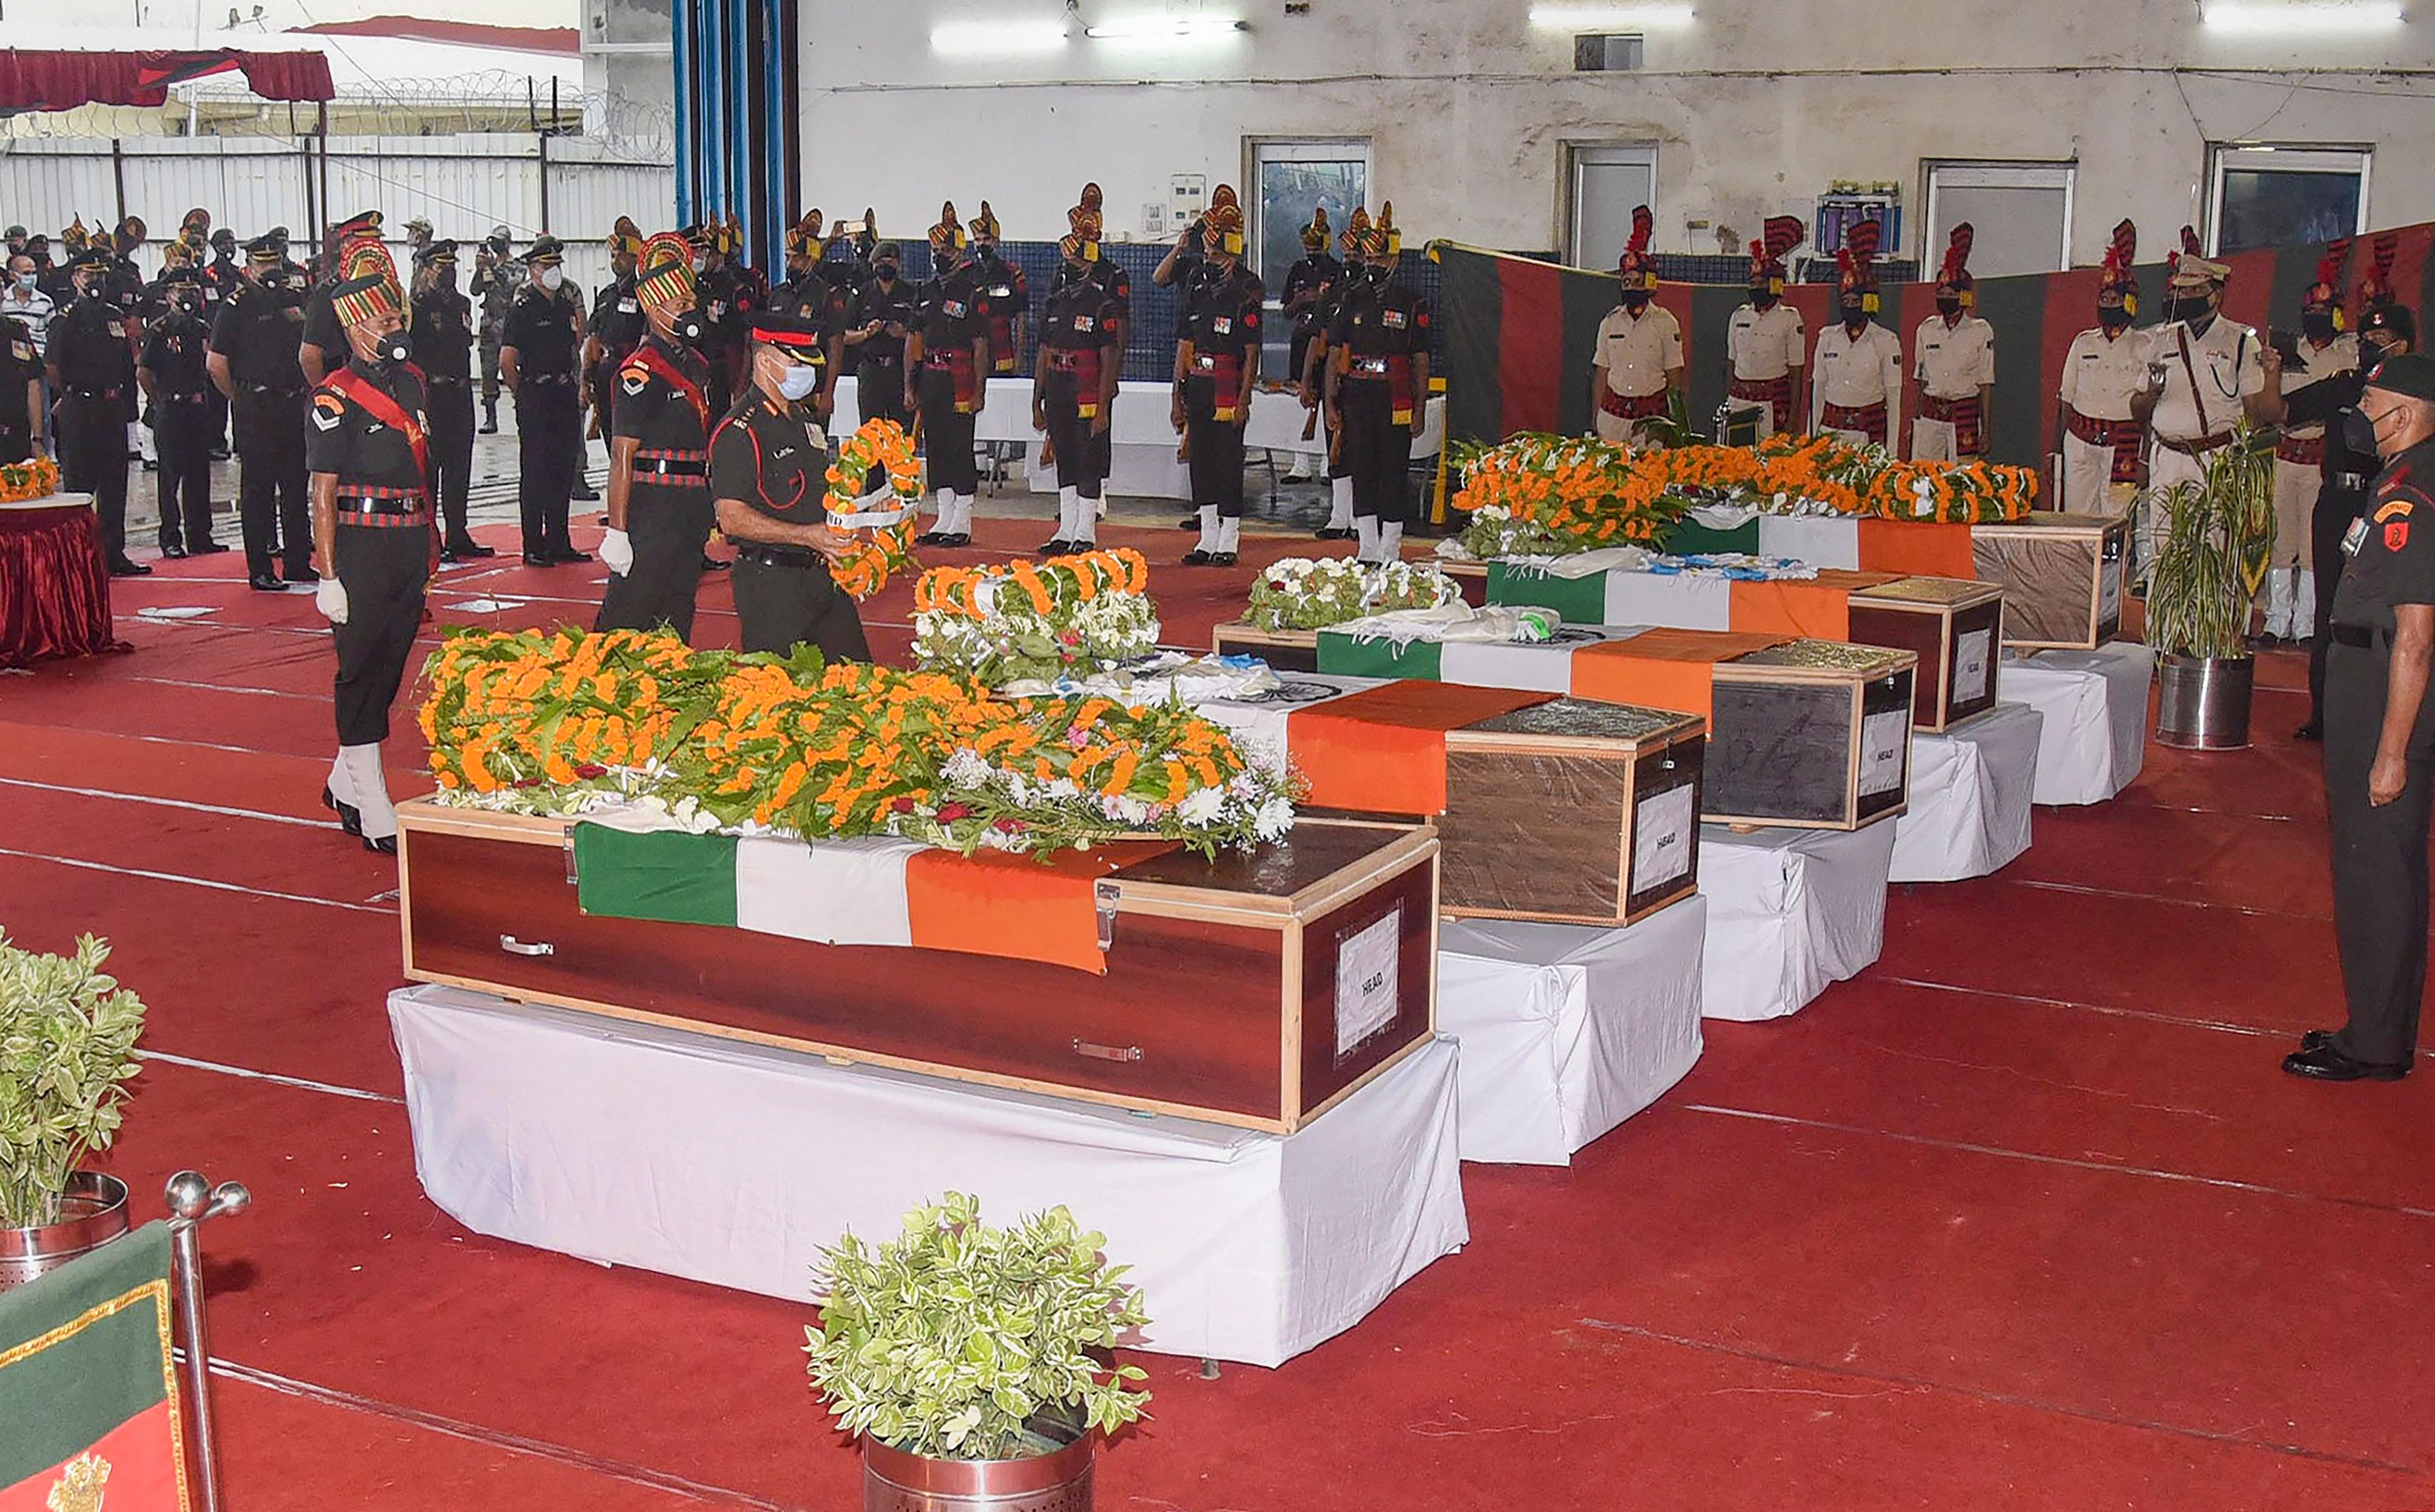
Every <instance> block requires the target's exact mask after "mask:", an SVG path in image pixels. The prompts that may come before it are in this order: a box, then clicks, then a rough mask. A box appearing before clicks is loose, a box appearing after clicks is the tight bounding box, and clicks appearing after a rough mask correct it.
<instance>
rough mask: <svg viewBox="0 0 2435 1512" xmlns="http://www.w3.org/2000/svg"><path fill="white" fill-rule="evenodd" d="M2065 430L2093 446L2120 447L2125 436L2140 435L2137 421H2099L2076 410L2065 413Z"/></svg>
mask: <svg viewBox="0 0 2435 1512" xmlns="http://www.w3.org/2000/svg"><path fill="white" fill-rule="evenodd" d="M2063 428H2064V430H2066V431H2069V432H2070V433H2071V434H2072V435H2073V436H2074V437H2076V438H2079V439H2081V440H2083V441H2086V442H2087V443H2088V444H2089V445H2091V446H2119V445H2121V444H2122V438H2123V437H2124V436H2126V435H2128V436H2136V435H2138V434H2139V422H2138V421H2135V420H2098V418H2097V417H2096V416H2094V415H2083V414H2081V412H2080V411H2079V410H2076V409H2070V410H2065V411H2064V419H2063Z"/></svg>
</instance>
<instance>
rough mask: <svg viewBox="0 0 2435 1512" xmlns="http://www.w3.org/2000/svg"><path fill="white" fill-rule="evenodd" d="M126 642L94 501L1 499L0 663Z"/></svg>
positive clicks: (116, 647) (87, 652)
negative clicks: (114, 615) (115, 623)
mask: <svg viewBox="0 0 2435 1512" xmlns="http://www.w3.org/2000/svg"><path fill="white" fill-rule="evenodd" d="M127 649H128V645H127V643H126V642H124V641H121V640H120V639H118V637H117V636H116V635H114V634H112V630H111V623H110V574H109V572H108V570H107V569H106V568H105V567H104V566H103V565H102V560H101V523H100V522H99V521H98V520H96V519H95V518H94V513H93V506H91V505H90V504H63V505H55V506H49V507H42V508H25V507H0V667H22V666H28V665H31V664H32V663H34V662H41V661H44V660H46V659H48V658H51V657H66V656H91V655H93V654H94V653H95V652H96V651H124V650H127Z"/></svg>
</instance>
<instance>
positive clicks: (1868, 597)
mask: <svg viewBox="0 0 2435 1512" xmlns="http://www.w3.org/2000/svg"><path fill="white" fill-rule="evenodd" d="M1851 620H1852V628H1851V638H1852V639H1853V640H1854V641H1856V642H1858V643H1859V644H1862V645H1885V646H1892V647H1895V648H1896V649H1899V650H1904V651H1909V652H1911V653H1912V654H1914V655H1916V656H1917V657H1918V658H1919V672H1918V675H1917V677H1916V678H1915V679H1914V680H1913V684H1912V702H1911V723H1912V725H1913V726H1914V727H1915V728H1917V729H1920V730H1945V729H1948V728H1950V727H1951V726H1954V725H1958V724H1960V722H1961V721H1962V720H1964V719H1967V718H1969V717H1971V716H1972V715H1973V714H1982V713H1986V712H1987V711H1988V710H1990V709H1993V708H1995V662H1996V652H1997V650H1998V648H1999V647H2000V646H2001V645H2002V644H2003V635H2004V591H2003V589H2002V588H2000V587H1998V586H1996V585H1995V584H1994V583H1974V582H1966V581H1964V580H1962V579H1960V578H1958V577H1903V578H1897V579H1896V580H1894V581H1893V582H1891V583H1881V584H1878V585H1876V586H1874V587H1871V588H1859V589H1855V590H1853V592H1852V597H1851Z"/></svg>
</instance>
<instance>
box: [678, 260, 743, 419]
mask: <svg viewBox="0 0 2435 1512" xmlns="http://www.w3.org/2000/svg"><path fill="white" fill-rule="evenodd" d="M693 240H694V245H695V247H696V248H697V249H699V253H700V256H699V259H698V260H697V261H696V262H695V264H694V281H695V283H697V284H698V285H699V288H700V291H701V331H702V336H701V354H702V356H703V358H704V359H705V360H707V361H708V362H709V364H710V378H711V399H712V401H713V402H714V407H715V408H717V409H718V410H720V411H721V412H724V410H725V409H726V407H727V404H728V402H729V401H730V399H731V398H732V397H733V396H734V394H735V393H736V391H737V387H738V386H739V385H740V384H741V383H742V382H743V375H744V365H745V362H746V359H747V353H746V350H745V349H746V347H747V346H748V345H749V343H748V341H747V339H746V336H745V325H746V322H747V321H748V320H749V319H750V318H751V314H752V310H753V308H754V305H753V301H752V298H751V289H750V287H749V286H748V284H747V283H746V282H745V278H744V272H743V269H741V268H738V267H737V266H734V260H733V259H734V250H735V247H736V243H735V242H734V241H733V240H731V238H730V233H729V231H728V228H727V227H726V226H724V225H722V224H721V223H719V222H717V221H715V220H712V221H704V222H703V223H702V224H701V225H699V226H697V227H695V228H694V232H693Z"/></svg>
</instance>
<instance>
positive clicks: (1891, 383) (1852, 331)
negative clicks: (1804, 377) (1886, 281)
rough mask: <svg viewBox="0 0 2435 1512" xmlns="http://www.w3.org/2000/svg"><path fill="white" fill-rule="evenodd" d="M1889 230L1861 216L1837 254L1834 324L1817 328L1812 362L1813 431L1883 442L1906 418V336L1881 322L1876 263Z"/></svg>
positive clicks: (1858, 440) (1873, 443) (1863, 441)
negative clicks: (1903, 354) (1875, 317)
mask: <svg viewBox="0 0 2435 1512" xmlns="http://www.w3.org/2000/svg"><path fill="white" fill-rule="evenodd" d="M1884 234H1885V231H1884V228H1883V227H1881V226H1879V225H1878V224H1877V223H1876V222H1875V221H1874V220H1862V221H1856V222H1854V223H1853V225H1852V226H1851V227H1850V229H1849V230H1847V231H1845V232H1844V233H1843V246H1842V249H1841V250H1840V251H1838V252H1837V253H1836V254H1835V265H1836V288H1835V313H1836V317H1837V322H1838V323H1836V324H1834V325H1830V326H1828V327H1827V328H1826V329H1825V330H1823V331H1821V332H1820V333H1818V346H1817V350H1816V356H1815V357H1814V359H1813V360H1812V361H1811V362H1810V364H1809V383H1810V389H1809V429H1810V430H1811V432H1812V433H1821V432H1833V433H1834V434H1836V435H1838V436H1840V437H1841V438H1844V439H1845V440H1848V441H1852V442H1856V443H1858V444H1863V445H1870V446H1884V445H1886V444H1887V442H1888V440H1889V438H1891V437H1893V436H1895V435H1896V434H1898V433H1899V432H1900V431H1901V429H1902V425H1901V421H1902V338H1901V337H1900V336H1897V335H1894V334H1893V333H1892V332H1891V331H1889V330H1887V329H1886V328H1885V327H1884V326H1881V325H1879V324H1877V322H1876V321H1875V319H1874V318H1873V317H1874V316H1875V315H1876V313H1877V274H1876V269H1875V267H1874V261H1875V258H1876V255H1877V245H1878V239H1879V238H1880V237H1882V236H1883V235H1884Z"/></svg>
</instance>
